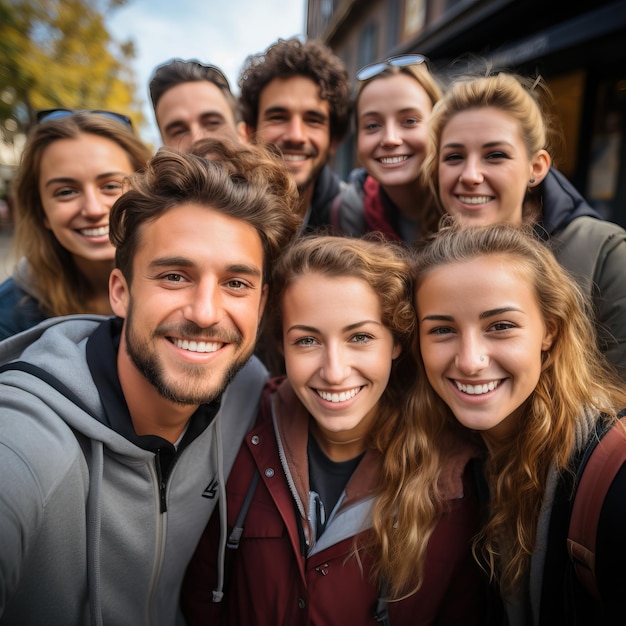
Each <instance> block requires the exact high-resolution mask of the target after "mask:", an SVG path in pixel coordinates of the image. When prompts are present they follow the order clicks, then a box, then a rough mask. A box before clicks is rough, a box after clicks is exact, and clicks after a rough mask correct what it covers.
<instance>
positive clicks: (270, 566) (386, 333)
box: [183, 236, 483, 626]
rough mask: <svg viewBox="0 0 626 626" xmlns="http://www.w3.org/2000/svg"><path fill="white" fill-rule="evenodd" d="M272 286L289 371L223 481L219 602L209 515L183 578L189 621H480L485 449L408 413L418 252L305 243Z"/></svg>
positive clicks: (328, 624)
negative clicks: (476, 468) (479, 479)
mask: <svg viewBox="0 0 626 626" xmlns="http://www.w3.org/2000/svg"><path fill="white" fill-rule="evenodd" d="M273 279H274V281H273V283H272V289H273V291H272V295H271V310H270V314H271V315H272V318H273V319H274V321H275V324H276V333H275V335H276V337H277V338H278V341H279V346H280V350H281V352H282V354H283V356H284V359H285V366H286V377H280V378H275V379H273V380H271V381H270V382H269V383H268V385H267V386H266V389H265V393H264V397H263V401H262V406H261V411H260V414H259V418H258V421H257V424H256V426H255V427H254V429H253V430H252V431H251V432H250V433H249V434H248V436H247V437H246V439H245V442H244V444H243V445H242V448H241V450H240V452H239V455H238V457H237V459H236V461H235V465H234V466H233V470H232V473H231V475H230V478H229V481H228V483H227V487H226V489H227V502H228V507H227V508H228V522H229V528H231V530H232V532H231V535H230V537H229V546H230V547H231V549H230V550H227V557H226V558H227V576H226V579H225V584H224V587H223V592H224V599H223V605H224V606H223V609H220V606H221V605H220V604H219V603H215V599H216V598H217V599H219V598H220V595H219V593H218V594H217V595H216V592H214V593H213V596H212V595H211V590H212V589H217V591H218V592H221V591H222V589H221V588H220V587H219V583H220V582H221V581H217V580H215V576H214V573H213V570H214V569H215V566H214V563H215V560H216V558H220V557H219V555H218V550H217V540H218V537H219V528H218V526H217V520H216V519H215V518H214V519H213V520H212V521H211V522H210V523H209V526H208V527H207V530H206V532H205V534H204V536H203V538H202V540H201V542H200V544H199V547H198V550H197V552H196V555H195V556H194V558H193V560H192V562H191V565H190V568H189V570H188V572H187V576H186V582H185V586H184V589H183V608H184V611H185V613H186V617H187V620H188V623H189V624H190V625H193V626H197V625H199V624H218V623H220V624H221V623H223V624H233V625H234V624H236V625H237V626H246V625H249V626H252V625H254V626H275V625H276V624H290V625H291V626H295V625H297V624H302V625H318V624H319V625H321V624H324V626H333V625H336V626H340V625H341V626H344V625H345V624H359V625H366V624H372V626H374V625H375V624H376V623H379V624H380V623H382V624H392V625H393V626H397V625H400V626H402V625H405V626H418V625H419V626H422V625H427V624H433V625H434V624H438V625H443V624H448V625H452V624H457V625H459V626H460V625H461V624H463V625H470V624H481V623H482V621H481V619H482V614H481V609H482V606H481V605H482V599H483V598H482V595H481V592H480V588H481V579H482V577H481V573H480V571H479V570H478V567H477V565H476V564H475V563H474V562H473V560H472V556H471V549H470V548H471V537H472V535H473V533H474V531H475V530H476V522H477V517H476V513H477V509H476V499H475V497H474V491H473V489H472V481H471V472H470V470H469V467H470V465H469V464H468V461H469V459H470V457H471V456H472V455H473V454H474V452H475V448H474V447H473V446H472V445H469V444H466V443H465V442H464V441H463V440H459V439H458V438H456V437H455V436H454V428H450V429H449V430H447V431H446V430H445V429H440V430H439V431H438V433H437V434H438V438H437V439H431V438H430V437H429V433H427V432H426V431H425V430H424V429H423V428H422V427H421V416H420V415H419V414H416V413H413V412H410V411H408V410H407V408H406V402H407V398H408V395H409V394H410V393H411V389H412V383H413V381H414V380H415V366H414V361H413V359H412V357H411V354H410V350H409V346H410V345H411V342H412V338H413V335H414V333H415V328H416V324H415V322H416V320H415V313H414V311H413V307H412V302H411V301H412V286H411V281H410V278H409V264H408V253H407V252H406V251H405V250H403V248H401V247H400V246H396V245H395V244H385V243H383V242H380V241H373V240H372V241H366V240H357V239H348V238H343V237H326V236H325V237H321V236H318V237H303V238H301V239H300V240H298V241H296V242H295V243H294V244H293V245H292V246H291V247H290V248H289V249H288V250H287V251H286V252H285V254H284V255H283V257H282V258H281V259H280V260H279V262H278V264H277V266H276V268H275V270H274V274H273ZM237 546H238V547H237ZM232 548H237V549H232ZM220 611H221V612H220ZM220 620H221V621H220Z"/></svg>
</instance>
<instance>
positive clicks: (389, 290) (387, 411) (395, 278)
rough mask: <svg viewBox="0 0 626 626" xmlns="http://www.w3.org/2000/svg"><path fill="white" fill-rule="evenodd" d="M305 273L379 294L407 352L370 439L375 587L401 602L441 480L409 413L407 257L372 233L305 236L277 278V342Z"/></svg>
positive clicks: (417, 577)
mask: <svg viewBox="0 0 626 626" xmlns="http://www.w3.org/2000/svg"><path fill="white" fill-rule="evenodd" d="M308 273H318V274H322V275H324V276H335V277H344V276H348V277H354V278H357V279H359V280H363V281H364V282H366V283H367V284H368V285H369V286H370V287H371V288H372V289H373V290H374V291H375V292H376V293H377V294H378V297H379V300H380V306H381V319H382V322H383V324H384V325H385V327H386V328H388V329H389V330H390V331H391V333H392V335H393V337H394V339H395V341H396V342H397V343H398V344H399V345H400V346H401V347H402V352H401V354H400V356H399V357H398V358H397V359H396V360H395V361H394V363H393V365H392V370H391V375H390V378H389V383H388V385H387V388H386V389H385V391H384V393H383V395H382V396H381V399H380V401H379V404H378V416H377V419H376V423H375V425H374V427H373V430H372V432H371V433H370V443H369V445H370V447H371V448H374V449H375V450H377V451H378V452H379V453H380V455H381V457H382V470H381V474H380V477H379V485H378V496H377V499H376V502H375V505H374V508H373V522H374V524H373V528H374V540H373V543H372V544H371V545H368V546H365V547H366V548H367V549H368V550H371V554H373V555H374V559H373V561H374V573H373V574H374V577H375V578H377V579H378V582H380V581H382V580H383V579H384V580H386V581H387V582H388V583H389V591H390V595H391V596H392V597H398V596H399V595H400V594H406V593H411V592H413V591H415V590H416V588H418V587H419V586H420V584H421V580H422V577H423V574H424V560H425V554H426V546H427V544H428V540H429V538H430V535H431V533H432V531H433V529H434V528H435V526H436V524H437V521H438V515H439V512H440V508H441V507H440V503H439V500H438V494H437V490H436V487H433V486H432V485H433V483H436V482H437V480H438V477H439V466H438V464H437V460H436V459H437V457H436V455H435V456H431V451H432V450H433V448H435V447H436V442H435V441H433V440H432V439H431V438H430V437H429V436H428V435H427V433H425V432H424V430H423V428H422V426H421V420H420V419H419V417H418V414H415V413H412V412H410V413H409V412H407V394H408V390H409V389H411V387H412V385H413V384H414V381H415V374H416V367H415V361H414V358H413V356H412V354H411V349H410V346H411V345H412V344H413V341H414V336H415V333H416V316H415V311H414V308H413V285H412V281H411V279H410V254H409V252H408V250H407V249H406V248H404V247H402V246H400V245H399V244H395V243H386V242H383V241H381V240H379V239H378V238H377V235H375V234H373V233H372V234H369V235H367V236H366V237H365V238H363V239H349V238H344V237H335V236H332V235H330V236H327V235H311V236H305V237H301V238H300V239H298V240H297V241H296V242H295V243H294V244H292V246H291V247H290V248H288V249H287V250H286V252H285V254H284V255H283V256H282V258H281V259H280V260H279V261H278V263H277V265H276V267H275V269H274V273H273V291H272V293H271V295H270V319H271V320H272V321H273V326H272V328H273V336H274V338H275V340H276V341H278V340H280V338H281V337H282V327H281V315H280V305H281V299H282V295H283V293H284V291H285V289H286V288H287V287H288V286H289V285H290V284H291V283H292V282H293V281H294V280H297V279H298V277H300V276H302V275H304V274H308ZM320 297H323V296H322V295H320ZM361 547H364V546H361Z"/></svg>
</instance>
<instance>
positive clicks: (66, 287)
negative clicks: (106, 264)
mask: <svg viewBox="0 0 626 626" xmlns="http://www.w3.org/2000/svg"><path fill="white" fill-rule="evenodd" d="M80 135H96V136H98V137H104V138H105V139H109V140H111V141H113V142H114V143H116V144H117V145H118V146H120V147H121V148H122V149H123V150H124V151H125V152H126V153H127V155H128V160H129V161H130V164H131V166H132V167H133V169H134V170H135V171H138V170H140V169H142V168H143V167H145V165H146V163H147V161H148V160H149V159H150V157H151V151H150V149H149V148H148V147H147V146H146V145H144V144H143V143H142V142H141V140H140V139H139V138H137V137H136V136H135V135H134V134H133V132H132V131H131V130H130V129H127V128H126V127H125V126H124V125H122V124H121V123H120V122H117V121H115V120H112V119H110V118H108V117H105V116H103V115H97V114H93V113H86V112H77V113H74V114H72V115H69V116H67V117H63V118H59V119H54V120H50V121H47V122H42V123H41V124H38V125H37V126H34V127H33V129H32V130H31V132H30V134H29V136H28V141H27V142H26V147H25V148H24V152H23V153H22V159H21V162H20V166H19V169H18V172H17V176H16V181H15V197H14V199H15V253H16V256H17V258H25V259H26V260H27V261H28V264H29V271H30V276H29V279H30V281H31V284H32V285H33V287H34V288H35V291H36V293H37V296H38V300H39V306H40V308H41V309H42V310H43V311H44V312H45V313H46V314H47V315H50V316H55V315H70V314H73V313H90V312H92V311H89V308H88V305H87V302H88V300H89V297H90V295H91V287H90V285H89V284H88V283H87V281H86V279H85V278H84V277H83V275H82V274H81V273H80V271H79V270H78V268H77V267H76V264H75V262H74V259H73V258H72V255H71V254H70V253H69V252H68V251H67V250H66V249H65V248H64V247H63V246H61V245H60V244H59V242H58V241H57V239H56V237H55V236H54V234H53V232H52V231H51V230H50V229H48V228H46V226H45V213H44V210H43V206H42V203H41V196H40V194H39V177H40V175H41V159H42V157H43V153H44V152H45V150H46V149H47V148H48V147H49V146H50V145H51V144H53V143H54V142H55V141H59V140H61V139H76V138H78V137H79V136H80ZM112 268H113V261H111V269H112Z"/></svg>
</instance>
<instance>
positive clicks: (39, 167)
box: [0, 109, 151, 339]
mask: <svg viewBox="0 0 626 626" xmlns="http://www.w3.org/2000/svg"><path fill="white" fill-rule="evenodd" d="M43 113H44V114H43V115H42V116H40V117H41V121H40V122H39V123H38V124H36V125H35V126H34V127H33V128H32V129H31V132H30V134H29V136H28V139H27V142H26V146H25V148H24V152H23V154H22V159H21V162H20V166H19V168H18V172H17V176H16V181H15V194H14V214H15V236H14V237H15V246H14V247H15V256H16V258H17V259H18V265H17V267H16V268H15V270H14V272H13V274H12V276H11V277H10V278H8V279H7V280H6V281H5V282H4V283H2V285H0V339H4V338H6V337H9V336H10V335H14V334H15V333H17V332H20V331H22V330H25V329H26V328H30V327H31V326H34V325H35V324H37V323H38V322H41V321H43V320H44V319H46V318H47V317H53V316H58V315H70V314H74V313H96V314H111V309H110V305H109V297H108V285H109V274H110V273H111V270H112V269H113V266H114V256H115V250H114V248H113V246H112V244H111V242H110V241H109V212H110V210H111V207H112V206H113V204H114V202H115V200H116V199H117V198H118V197H119V196H120V195H121V194H122V191H123V183H124V179H125V178H126V177H127V176H129V175H130V174H133V173H134V172H136V171H138V170H140V169H142V168H143V167H144V166H145V164H146V163H147V161H148V159H149V158H150V157H151V151H150V150H149V149H148V147H147V146H145V145H144V144H143V143H142V142H141V140H140V139H139V138H138V137H137V136H136V135H135V134H134V133H133V131H132V126H131V123H130V119H128V118H126V117H125V116H122V115H119V114H117V113H111V112H108V111H98V112H87V111H84V112H82V111H81V112H72V111H67V110H64V109H61V110H53V111H46V112H43Z"/></svg>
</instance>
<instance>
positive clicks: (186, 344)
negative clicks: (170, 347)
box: [172, 339, 224, 352]
mask: <svg viewBox="0 0 626 626" xmlns="http://www.w3.org/2000/svg"><path fill="white" fill-rule="evenodd" d="M172 343H173V344H174V345H175V346H176V347H177V348H182V349H183V350H189V352H217V350H219V349H220V348H221V346H223V345H224V344H222V343H217V342H215V341H189V340H188V339H172Z"/></svg>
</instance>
